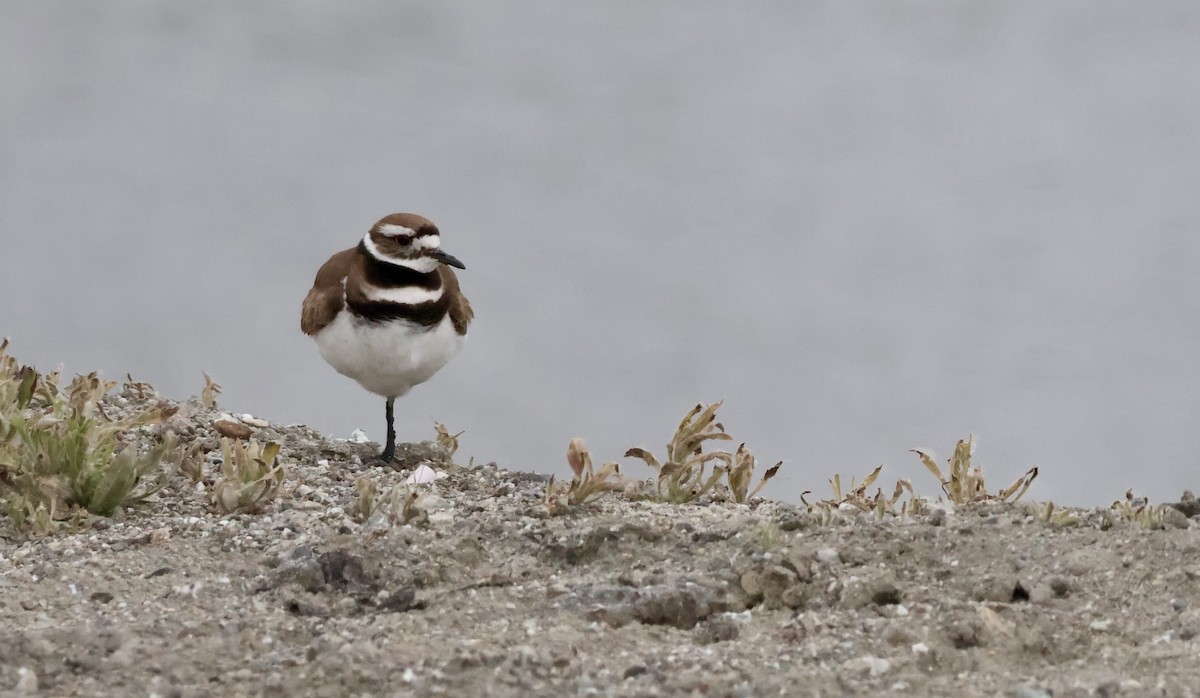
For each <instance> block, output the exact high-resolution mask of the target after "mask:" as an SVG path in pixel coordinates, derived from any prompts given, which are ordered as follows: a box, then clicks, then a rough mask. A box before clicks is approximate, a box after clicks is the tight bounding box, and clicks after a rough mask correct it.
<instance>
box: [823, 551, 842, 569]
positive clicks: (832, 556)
mask: <svg viewBox="0 0 1200 698" xmlns="http://www.w3.org/2000/svg"><path fill="white" fill-rule="evenodd" d="M817 559H818V560H820V561H821V562H823V563H825V564H826V565H836V564H838V563H840V562H841V561H842V555H841V553H839V552H838V551H837V549H836V548H821V549H820V550H818V551H817Z"/></svg>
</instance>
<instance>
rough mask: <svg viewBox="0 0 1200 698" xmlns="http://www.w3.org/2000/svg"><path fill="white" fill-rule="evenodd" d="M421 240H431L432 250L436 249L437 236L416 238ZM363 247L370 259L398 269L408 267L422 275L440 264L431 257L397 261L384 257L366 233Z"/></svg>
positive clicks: (393, 258)
mask: <svg viewBox="0 0 1200 698" xmlns="http://www.w3.org/2000/svg"><path fill="white" fill-rule="evenodd" d="M423 239H427V240H433V245H432V248H433V249H436V248H437V247H438V242H439V236H437V235H427V236H425V238H418V240H423ZM363 247H365V248H367V254H369V255H371V256H372V257H374V258H375V259H377V260H379V261H381V262H386V263H387V264H395V265H396V266H398V267H408V268H409V269H412V270H413V271H418V272H420V273H422V274H428V273H429V272H431V271H433V270H434V269H437V268H438V265H439V264H441V262H439V261H438V260H436V259H434V258H433V257H417V258H415V259H398V258H396V257H389V256H387V255H385V254H384V253H382V252H380V251H379V248H378V247H376V246H375V241H374V240H372V239H371V234H370V233H367V234H366V235H364V236H363Z"/></svg>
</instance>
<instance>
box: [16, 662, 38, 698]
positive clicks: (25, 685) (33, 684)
mask: <svg viewBox="0 0 1200 698" xmlns="http://www.w3.org/2000/svg"><path fill="white" fill-rule="evenodd" d="M13 691H15V692H16V693H37V691H38V677H37V674H36V673H34V671H33V669H30V668H29V667H24V666H23V667H21V668H20V669H17V685H16V686H13Z"/></svg>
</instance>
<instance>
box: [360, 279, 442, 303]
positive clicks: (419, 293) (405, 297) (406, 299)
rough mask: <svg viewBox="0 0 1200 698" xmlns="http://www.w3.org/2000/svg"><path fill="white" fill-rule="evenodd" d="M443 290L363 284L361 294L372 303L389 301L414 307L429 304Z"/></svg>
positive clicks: (437, 297) (438, 296)
mask: <svg viewBox="0 0 1200 698" xmlns="http://www.w3.org/2000/svg"><path fill="white" fill-rule="evenodd" d="M443 291H444V289H441V288H435V289H428V288H417V287H416V286H401V287H400V288H377V287H375V286H371V285H370V284H363V294H364V295H366V297H367V298H369V299H371V300H373V301H390V302H392V303H404V304H406V305H416V304H418V303H431V302H433V301H436V300H438V299H439V298H441V297H442V293H443Z"/></svg>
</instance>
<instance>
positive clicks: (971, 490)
mask: <svg viewBox="0 0 1200 698" xmlns="http://www.w3.org/2000/svg"><path fill="white" fill-rule="evenodd" d="M912 452H913V453H915V454H917V457H919V458H920V459H921V462H922V463H924V464H925V467H926V468H927V469H928V470H929V472H931V473H933V475H934V477H936V478H937V479H938V481H939V482H940V483H942V491H943V492H945V493H946V496H947V497H949V498H950V501H952V502H954V503H955V504H970V503H973V502H985V501H1002V502H1008V501H1013V502H1016V501H1018V500H1020V499H1021V497H1022V496H1023V495H1024V494H1025V492H1026V491H1027V490H1028V489H1029V486H1030V485H1032V484H1033V481H1034V479H1035V478H1036V477H1037V475H1038V469H1037V467H1033V468H1030V469H1029V470H1028V471H1027V472H1026V473H1025V474H1024V475H1022V476H1021V477H1019V478H1017V480H1016V482H1014V483H1013V484H1011V485H1009V486H1008V487H1007V488H1005V489H1003V490H1001V491H1000V492H998V493H996V494H995V495H991V494H988V492H987V485H986V483H985V482H984V479H983V469H982V468H980V467H979V466H975V465H972V464H971V457H972V456H973V455H974V453H975V439H974V437H971V436H968V437H967V440H966V441H962V440H959V442H958V444H957V445H956V446H955V447H954V455H953V456H951V457H950V461H949V462H950V475H949V477H946V476H945V475H943V474H942V470H941V468H939V467H938V465H937V462H936V456H934V454H933V453H932V452H930V451H924V450H921V449H915V448H914V449H912Z"/></svg>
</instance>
